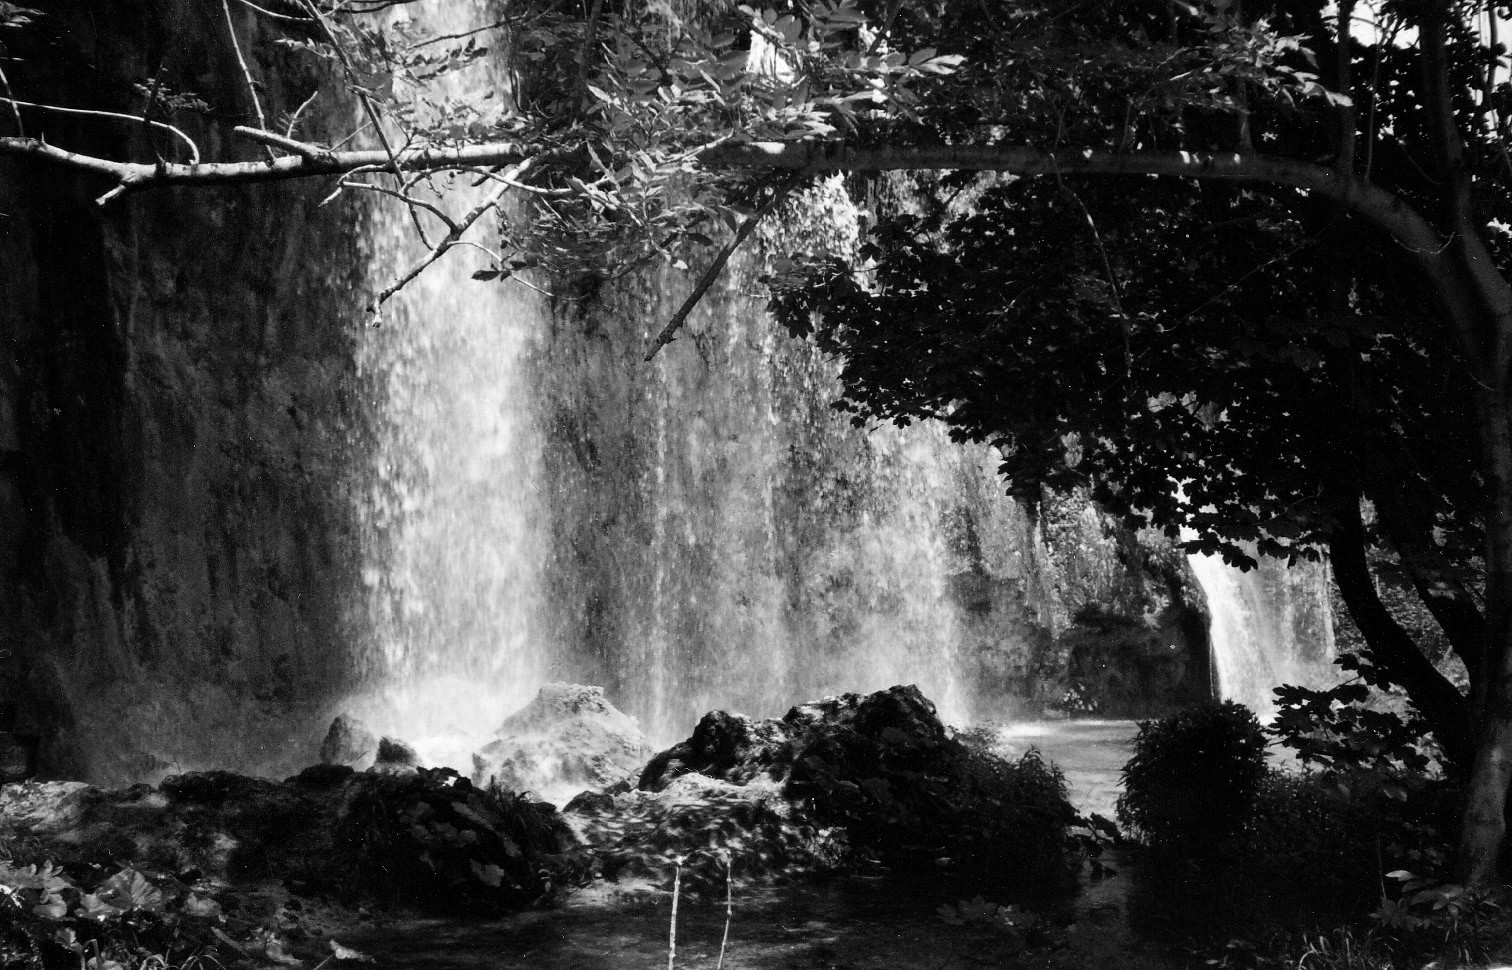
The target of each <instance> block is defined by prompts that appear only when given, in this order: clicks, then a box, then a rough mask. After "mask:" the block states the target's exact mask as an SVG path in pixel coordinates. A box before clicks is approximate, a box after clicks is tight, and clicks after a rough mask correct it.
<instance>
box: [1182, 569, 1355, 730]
mask: <svg viewBox="0 0 1512 970" xmlns="http://www.w3.org/2000/svg"><path fill="white" fill-rule="evenodd" d="M1188 562H1189V563H1190V564H1191V566H1192V572H1193V573H1194V574H1195V575H1196V577H1197V582H1198V583H1199V584H1201V586H1202V590H1203V592H1204V593H1205V594H1206V595H1207V601H1208V611H1209V613H1210V614H1211V615H1212V626H1211V628H1210V636H1211V639H1212V649H1213V668H1214V671H1215V673H1216V676H1217V680H1218V684H1217V687H1218V694H1219V696H1221V697H1222V698H1223V699H1224V700H1232V701H1237V702H1239V703H1241V704H1243V705H1245V706H1246V707H1248V708H1250V710H1252V711H1254V712H1255V714H1256V715H1257V716H1258V717H1259V718H1260V719H1261V720H1262V721H1269V720H1270V719H1271V718H1273V717H1275V714H1276V704H1275V698H1274V696H1273V694H1272V691H1273V690H1274V689H1275V688H1276V687H1278V686H1280V685H1282V684H1298V685H1301V686H1305V687H1325V686H1328V685H1330V684H1333V683H1336V682H1337V681H1338V679H1339V671H1338V668H1336V667H1334V666H1333V655H1334V644H1333V614H1332V612H1331V608H1330V606H1329V602H1328V582H1329V580H1328V570H1327V567H1326V566H1323V565H1318V564H1312V563H1303V564H1299V565H1296V566H1291V567H1287V566H1285V565H1282V564H1280V563H1278V562H1275V561H1273V560H1262V561H1261V565H1260V566H1258V567H1257V568H1255V569H1251V570H1248V571H1241V570H1239V569H1237V568H1235V567H1233V566H1230V565H1228V564H1226V563H1224V562H1223V560H1222V559H1220V558H1218V557H1217V556H1189V557H1188Z"/></svg>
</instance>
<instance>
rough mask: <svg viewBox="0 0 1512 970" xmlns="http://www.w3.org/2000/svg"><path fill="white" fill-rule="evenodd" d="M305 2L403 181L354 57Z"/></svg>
mask: <svg viewBox="0 0 1512 970" xmlns="http://www.w3.org/2000/svg"><path fill="white" fill-rule="evenodd" d="M303 3H304V7H305V9H306V10H308V11H310V14H311V16H313V17H314V18H315V19H316V20H317V21H318V22H319V23H320V29H321V30H323V31H325V35H326V39H327V40H329V41H330V42H331V50H333V51H335V53H336V58H337V60H339V61H341V71H342V73H343V74H345V75H346V79H347V83H348V84H349V85H351V87H352V91H353V93H355V94H356V95H357V100H358V101H360V102H361V103H362V110H363V112H364V113H366V114H367V116H368V120H369V121H371V122H372V123H373V132H374V133H375V134H377V136H378V143H379V144H380V145H382V146H383V151H384V153H385V154H387V155H388V157H389V164H391V165H392V166H393V171H394V177H395V178H396V179H400V181H403V178H402V169H401V168H400V166H399V155H398V153H397V152H395V151H394V146H393V144H392V143H390V142H389V138H388V134H387V133H386V132H385V131H384V130H383V121H382V119H380V118H379V117H378V109H377V108H376V107H374V106H373V99H372V97H371V96H370V95H369V94H368V93H367V92H366V91H364V90H363V89H362V86H361V85H359V84H358V83H357V71H356V69H355V68H353V67H352V59H351V58H349V57H347V52H346V49H345V48H343V47H342V46H341V41H340V40H338V39H337V37H336V31H335V30H333V29H332V28H331V24H330V21H328V20H326V18H325V14H323V13H321V12H320V8H319V7H317V6H316V5H315V0H303ZM263 127H264V128H266V127H268V126H267V125H263ZM409 214H410V221H411V222H413V223H414V226H415V231H416V232H417V233H419V234H420V238H421V239H425V238H426V237H425V226H423V225H421V224H420V214H419V213H418V212H416V211H415V208H414V207H413V206H411V207H410V208H409ZM427 242H429V240H427Z"/></svg>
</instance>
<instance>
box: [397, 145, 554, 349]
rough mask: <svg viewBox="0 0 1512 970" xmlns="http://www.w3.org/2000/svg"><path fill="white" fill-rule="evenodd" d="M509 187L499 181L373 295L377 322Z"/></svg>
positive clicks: (515, 173) (520, 169)
mask: <svg viewBox="0 0 1512 970" xmlns="http://www.w3.org/2000/svg"><path fill="white" fill-rule="evenodd" d="M534 163H535V159H531V158H527V159H526V160H525V161H523V162H521V163H520V164H518V165H516V166H515V167H514V169H513V170H511V172H510V175H511V177H513V178H518V177H519V176H520V175H521V174H523V173H524V172H525V171H526V170H527V169H529V168H530V167H531V166H532V165H533V164H534ZM510 188H512V186H510V185H509V184H507V183H506V184H503V185H500V186H499V187H498V188H497V189H495V190H494V191H493V192H492V193H490V194H489V196H488V197H487V198H485V199H484V200H483V201H482V202H479V203H478V204H477V205H475V206H473V207H472V209H470V210H469V211H468V213H467V214H466V215H464V216H463V217H462V218H461V219H458V220H457V221H456V222H455V223H454V224H453V228H452V230H451V231H450V232H448V233H447V234H446V236H445V237H444V238H443V239H442V240H441V241H440V242H438V243H436V244H435V245H434V246H432V247H431V249H430V251H429V252H427V253H426V254H425V255H424V256H422V257H420V258H419V259H418V260H416V261H415V263H414V265H412V266H410V268H409V269H407V270H405V271H404V272H403V273H402V274H400V275H399V276H398V277H397V278H396V279H395V280H394V281H393V282H392V283H390V284H389V285H388V286H385V287H384V288H383V290H382V292H380V293H379V294H378V295H377V296H376V297H374V298H373V301H372V302H371V303H369V304H368V311H369V312H370V313H371V314H372V315H373V317H374V320H375V322H376V321H377V318H378V317H379V312H380V311H381V310H382V308H383V304H384V303H386V302H388V299H389V298H390V297H392V296H393V295H394V294H395V293H398V292H399V291H400V290H402V289H404V287H406V286H408V285H409V282H410V281H411V280H413V279H414V278H415V277H417V276H419V275H420V274H421V273H423V272H425V270H426V267H428V266H430V265H431V264H432V263H434V262H435V261H436V260H438V259H440V258H441V257H442V256H445V255H446V253H447V250H449V249H451V248H452V247H453V246H456V245H457V244H458V243H460V242H461V241H462V235H463V233H465V232H467V230H469V229H471V228H472V226H473V223H475V222H477V221H478V220H479V219H481V218H482V217H483V214H484V213H485V212H488V211H490V210H492V209H493V208H494V207H495V206H497V205H498V204H499V202H500V200H502V199H503V198H504V196H505V194H506V193H508V192H509V190H510ZM410 211H411V213H412V214H413V212H414V210H413V209H411V210H410Z"/></svg>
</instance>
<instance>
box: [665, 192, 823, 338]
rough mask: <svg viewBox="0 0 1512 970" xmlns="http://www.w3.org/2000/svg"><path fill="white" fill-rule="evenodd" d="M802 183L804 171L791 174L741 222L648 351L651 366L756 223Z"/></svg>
mask: <svg viewBox="0 0 1512 970" xmlns="http://www.w3.org/2000/svg"><path fill="white" fill-rule="evenodd" d="M802 180H803V173H802V172H794V173H792V174H791V175H789V176H788V177H787V179H786V180H784V181H783V183H782V184H781V185H780V186H778V187H777V189H776V190H775V191H773V192H772V197H771V198H770V199H768V200H767V201H766V202H765V203H763V204H762V206H761V208H759V209H757V210H756V211H755V212H754V213H752V214H751V215H750V217H749V218H747V219H746V221H745V222H743V223H741V225H740V228H739V229H738V230H736V232H735V238H734V239H732V240H730V241H729V242H728V243H727V244H726V245H725V247H724V248H723V249H721V250H720V251H719V255H718V256H715V257H714V261H713V262H712V263H710V264H709V267H708V269H706V270H704V273H703V276H702V277H700V278H699V281H698V285H697V286H696V287H694V288H693V292H692V293H691V294H689V296H688V298H687V299H686V300H684V301H683V305H682V306H680V307H678V308H677V312H676V313H674V314H672V319H671V320H670V321H668V322H667V325H666V326H665V327H663V328H662V331H661V333H659V334H657V335H656V339H655V340H654V341H652V343H651V349H650V350H648V351H647V352H646V362H647V363H650V361H651V360H652V359H653V358H655V357H656V355H657V353H658V352H660V350H661V349H662V348H663V347H665V346H667V344H669V343H671V342H672V338H673V337H674V336H676V335H677V331H678V330H680V329H682V325H683V324H684V323H686V322H687V320H688V314H690V313H692V312H693V308H694V307H696V306H698V303H699V301H700V300H702V299H703V297H704V294H705V293H707V292H709V287H711V286H713V285H714V280H715V279H716V278H718V276H719V273H720V271H721V270H723V269H724V267H725V263H728V262H729V261H730V257H731V256H732V255H734V253H735V250H737V249H739V248H740V246H741V244H742V243H744V242H745V241H746V239H747V238H749V237H750V235H751V232H752V230H754V229H755V228H756V224H757V223H758V222H760V221H761V220H762V218H764V217H765V216H766V214H767V213H769V212H771V211H772V210H773V209H775V208H777V204H778V203H779V202H781V201H782V200H783V199H784V198H786V197H787V194H788V193H789V192H791V191H792V190H793V188H794V187H795V186H796V185H797V184H798V183H799V182H800V181H802Z"/></svg>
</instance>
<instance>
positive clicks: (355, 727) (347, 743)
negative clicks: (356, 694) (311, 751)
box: [320, 714, 378, 771]
mask: <svg viewBox="0 0 1512 970" xmlns="http://www.w3.org/2000/svg"><path fill="white" fill-rule="evenodd" d="M377 755H378V737H377V735H375V734H373V732H372V731H369V730H368V727H367V725H366V724H364V723H362V721H360V720H358V719H357V718H355V717H353V716H351V715H350V714H338V715H336V719H335V720H333V721H332V722H331V729H330V730H329V731H327V732H326V736H325V740H324V741H322V742H321V743H320V763H321V764H323V765H348V766H350V767H352V768H356V769H358V770H359V771H360V770H362V769H363V768H367V767H370V766H371V765H372V764H373V761H374V759H375V758H376V757H377Z"/></svg>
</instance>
